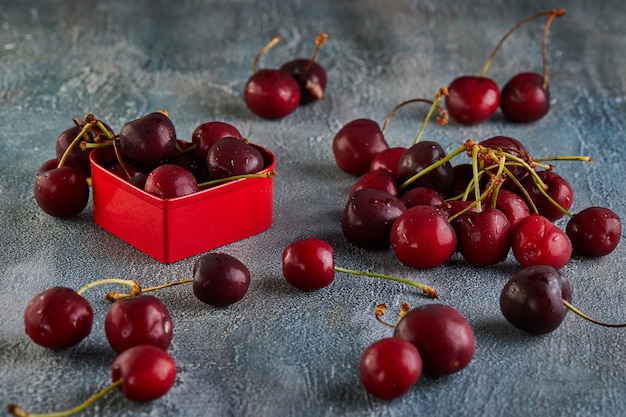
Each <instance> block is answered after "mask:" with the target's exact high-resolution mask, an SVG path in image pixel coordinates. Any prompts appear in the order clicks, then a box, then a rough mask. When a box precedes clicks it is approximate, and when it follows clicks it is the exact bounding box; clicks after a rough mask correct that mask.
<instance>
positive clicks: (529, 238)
mask: <svg viewBox="0 0 626 417" xmlns="http://www.w3.org/2000/svg"><path fill="white" fill-rule="evenodd" d="M511 246H512V249H513V255H514V256H515V259H517V261H518V262H519V263H520V264H521V265H522V266H523V267H528V266H533V265H549V266H552V267H554V268H562V267H563V266H565V264H567V263H568V262H569V260H570V258H571V256H572V244H571V242H570V240H569V238H568V237H567V235H566V234H565V232H563V231H562V230H561V229H559V227H558V226H556V225H555V224H554V223H552V222H551V221H550V220H549V219H547V218H545V217H543V216H541V215H539V214H531V215H530V216H528V217H526V218H524V219H522V220H521V221H520V222H519V224H518V225H517V227H516V228H515V230H514V231H513V240H512V245H511Z"/></svg>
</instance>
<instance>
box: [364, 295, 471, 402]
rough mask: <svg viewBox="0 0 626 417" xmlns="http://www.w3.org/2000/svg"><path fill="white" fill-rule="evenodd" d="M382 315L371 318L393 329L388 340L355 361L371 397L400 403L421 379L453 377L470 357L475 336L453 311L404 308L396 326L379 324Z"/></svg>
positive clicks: (429, 306)
mask: <svg viewBox="0 0 626 417" xmlns="http://www.w3.org/2000/svg"><path fill="white" fill-rule="evenodd" d="M386 309H387V308H386V306H385V305H384V304H381V305H379V306H377V309H376V318H377V320H379V321H380V322H381V323H383V324H385V325H387V326H389V327H392V328H394V334H393V336H389V337H386V338H383V339H380V340H377V341H376V342H374V343H372V344H371V345H369V346H368V347H367V348H366V349H365V350H364V351H363V353H362V354H361V358H360V360H359V368H358V369H359V378H360V379H361V383H362V384H363V386H364V387H365V389H366V390H367V391H368V392H369V393H370V394H372V395H374V396H375V397H377V398H380V399H383V400H391V399H394V398H397V397H400V396H402V395H404V394H405V393H406V392H407V391H409V390H410V389H411V388H412V387H413V386H414V385H415V384H416V383H417V382H418V380H419V379H420V377H421V375H422V373H424V374H427V375H429V376H433V377H438V376H442V375H450V374H454V373H457V372H459V371H461V370H463V369H465V368H466V367H467V366H468V365H469V363H470V362H471V360H472V358H473V357H474V352H475V350H476V341H475V337H474V332H473V330H472V328H471V326H470V325H469V323H468V321H467V320H466V319H465V317H464V316H463V315H462V314H461V313H459V311H458V310H456V309H454V308H453V307H451V306H448V305H445V304H425V305H422V306H419V307H416V308H413V309H411V308H410V307H409V306H408V305H406V304H404V305H403V306H402V309H401V314H400V318H399V320H398V323H397V324H396V325H395V326H394V325H391V324H388V323H386V322H383V321H382V320H381V319H380V317H381V316H382V315H383V314H385V312H386Z"/></svg>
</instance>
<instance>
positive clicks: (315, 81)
mask: <svg viewBox="0 0 626 417" xmlns="http://www.w3.org/2000/svg"><path fill="white" fill-rule="evenodd" d="M327 39H328V35H327V34H326V33H323V32H322V33H320V34H319V35H318V36H317V38H316V39H315V51H314V52H313V56H312V57H311V58H309V59H306V58H298V59H294V60H291V61H288V62H286V63H284V64H283V65H282V66H281V67H280V68H279V69H270V68H263V69H260V70H257V65H258V62H259V59H260V58H261V56H262V55H263V54H264V53H266V52H267V51H268V50H270V49H271V48H272V47H274V45H276V44H277V43H278V42H279V41H280V37H279V36H276V37H274V38H273V39H272V40H271V41H270V42H269V43H268V44H267V45H265V46H264V47H263V48H262V49H261V50H260V51H259V53H258V54H257V55H256V57H255V59H254V62H253V64H252V76H250V78H249V79H248V81H247V82H246V86H245V89H244V101H245V103H246V106H247V107H248V108H249V109H250V110H251V111H252V112H253V113H254V114H256V115H258V116H260V117H262V118H264V119H270V120H275V119H282V118H283V117H285V116H287V115H289V114H291V113H293V112H294V111H295V110H296V108H297V107H298V106H299V105H306V104H310V103H313V102H315V101H317V100H321V99H323V98H324V92H325V89H326V84H327V76H326V70H325V69H324V67H322V66H321V65H320V64H319V63H317V62H316V61H315V59H316V58H317V55H318V53H319V50H320V48H321V46H322V45H323V44H324V43H325V42H326V40H327Z"/></svg>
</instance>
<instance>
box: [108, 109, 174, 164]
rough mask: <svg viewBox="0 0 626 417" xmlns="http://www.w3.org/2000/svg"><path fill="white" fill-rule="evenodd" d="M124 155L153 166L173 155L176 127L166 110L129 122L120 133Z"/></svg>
mask: <svg viewBox="0 0 626 417" xmlns="http://www.w3.org/2000/svg"><path fill="white" fill-rule="evenodd" d="M119 138H120V144H121V145H122V148H123V150H124V155H125V156H127V157H128V158H130V159H132V160H133V161H135V162H137V163H138V164H140V165H144V166H148V167H152V166H155V165H157V164H159V163H161V162H162V161H164V160H166V159H167V158H169V157H171V156H172V154H173V153H174V149H175V147H176V140H177V136H176V129H175V128H174V124H173V123H172V121H171V120H170V118H169V117H168V116H167V114H166V113H165V112H161V111H158V112H154V113H150V114H147V115H145V116H143V117H140V118H138V119H135V120H132V121H130V122H127V123H126V124H124V126H122V129H121V130H120V133H119Z"/></svg>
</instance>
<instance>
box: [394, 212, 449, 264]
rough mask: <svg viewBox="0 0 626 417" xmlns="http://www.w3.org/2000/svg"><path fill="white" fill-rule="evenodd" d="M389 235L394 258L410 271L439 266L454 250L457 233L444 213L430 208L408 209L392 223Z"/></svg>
mask: <svg viewBox="0 0 626 417" xmlns="http://www.w3.org/2000/svg"><path fill="white" fill-rule="evenodd" d="M390 236H391V237H390V240H391V247H392V248H393V251H394V253H395V254H396V257H397V258H398V259H399V260H400V262H402V263H403V264H405V265H408V266H411V267H413V268H419V269H426V268H434V267H436V266H439V265H442V264H443V263H444V262H446V261H447V260H448V259H450V258H451V257H452V255H454V252H455V251H456V245H457V238H456V233H455V232H454V229H453V228H452V226H451V225H450V223H449V222H448V219H447V217H446V214H445V213H444V212H443V211H442V210H441V209H439V208H436V207H432V206H415V207H411V208H410V209H407V210H406V211H405V212H404V213H402V214H401V215H400V216H398V218H397V219H396V220H395V221H394V223H393V225H392V228H391V235H390Z"/></svg>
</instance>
